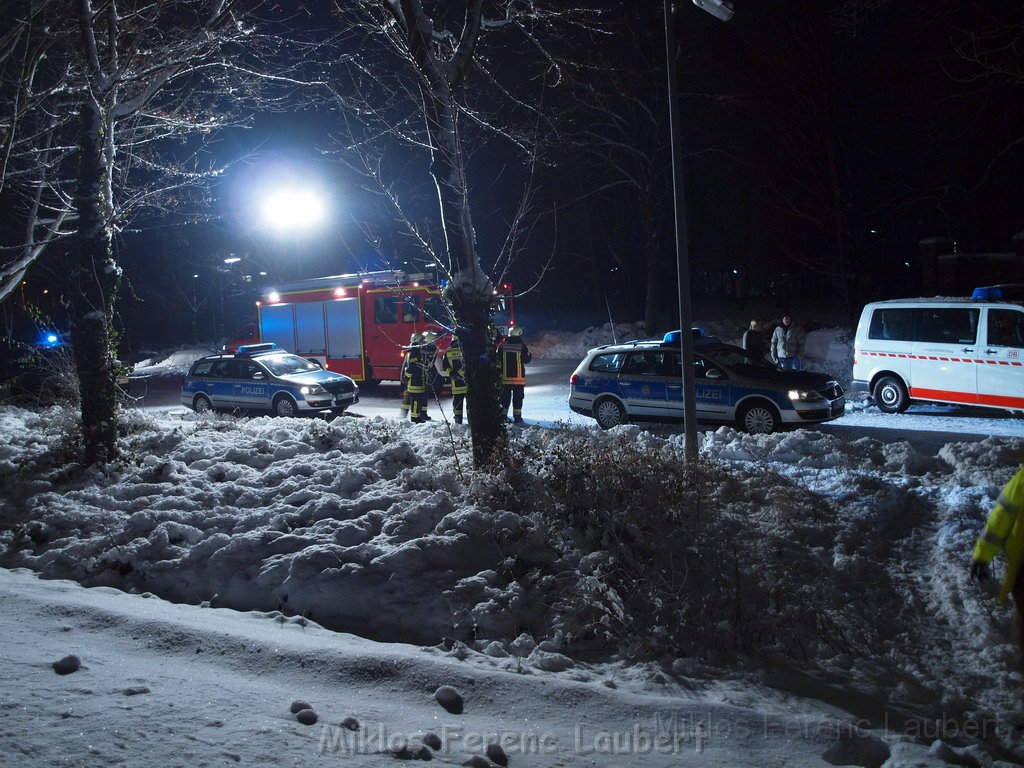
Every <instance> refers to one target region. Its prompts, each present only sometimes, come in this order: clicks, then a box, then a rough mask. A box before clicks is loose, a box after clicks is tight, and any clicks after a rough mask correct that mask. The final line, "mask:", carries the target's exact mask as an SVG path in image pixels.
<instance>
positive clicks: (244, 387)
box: [181, 343, 359, 416]
mask: <svg viewBox="0 0 1024 768" xmlns="http://www.w3.org/2000/svg"><path fill="white" fill-rule="evenodd" d="M181 402H182V405H186V406H188V407H189V408H192V409H193V410H195V411H197V412H199V413H202V412H204V411H208V410H210V409H211V408H231V409H234V408H242V409H247V410H248V409H255V410H270V411H273V412H274V413H276V414H277V415H278V416H295V415H296V414H298V413H302V412H311V411H323V410H328V409H329V410H331V411H333V412H334V413H343V412H344V411H345V409H346V408H348V407H349V406H350V405H352V404H353V403H357V402H359V387H358V386H356V383H355V382H354V381H353V380H352V379H350V378H349V377H348V376H345V375H343V374H340V373H334V372H333V371H325V370H324V369H323V368H322V367H321V366H320V364H319V363H317V362H315V361H312V360H307V359H306V358H304V357H299V356H298V355H293V354H291V353H290V352H286V351H285V350H283V349H281V348H280V347H278V346H277V344H274V343H266V344H248V345H244V346H241V347H239V348H238V350H237V351H236V352H235V353H234V354H223V355H210V356H208V357H203V358H200V359H199V360H196V361H195V362H194V363H192V367H191V368H190V369H189V372H188V375H186V376H185V378H184V380H183V381H182V385H181Z"/></svg>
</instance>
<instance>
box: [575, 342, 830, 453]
mask: <svg viewBox="0 0 1024 768" xmlns="http://www.w3.org/2000/svg"><path fill="white" fill-rule="evenodd" d="M681 357H682V355H681V352H680V340H679V331H670V332H669V333H667V334H665V337H664V339H661V340H651V341H637V342H629V343H626V344H617V345H607V346H603V347H597V348H596V349H592V350H590V351H589V352H588V353H587V356H586V357H585V358H584V359H583V362H581V363H580V364H579V366H578V367H577V368H576V371H575V372H574V373H573V374H572V378H571V379H570V386H571V389H570V395H569V407H570V408H571V409H572V410H573V411H575V412H576V413H580V414H583V415H584V416H590V417H592V418H594V419H595V420H596V421H597V423H598V424H599V425H600V426H601V427H603V428H604V429H610V428H612V427H614V426H617V425H619V424H622V423H624V422H626V421H644V420H647V421H675V420H681V419H682V418H683V387H682V362H681ZM693 366H694V371H693V372H694V379H695V386H696V394H697V418H699V419H700V420H701V421H715V422H726V423H733V424H735V425H736V427H737V428H738V429H740V430H743V431H745V432H749V433H751V434H768V433H771V432H775V431H777V430H779V429H780V428H781V427H782V426H783V425H787V424H789V425H791V424H813V423H820V422H824V421H831V420H832V419H836V418H838V417H840V416H842V415H843V412H844V410H845V408H846V398H845V395H844V393H843V389H842V387H840V386H839V383H838V382H836V381H833V380H831V379H829V378H828V377H827V376H823V375H821V374H818V373H810V372H807V371H791V370H782V369H781V368H778V367H776V366H774V365H772V364H771V363H769V362H767V361H765V360H757V359H755V358H753V357H751V356H750V355H748V354H747V352H746V351H745V350H743V349H740V348H739V347H735V346H732V345H731V344H723V343H722V342H720V341H718V340H717V339H714V338H700V339H695V340H694V356H693Z"/></svg>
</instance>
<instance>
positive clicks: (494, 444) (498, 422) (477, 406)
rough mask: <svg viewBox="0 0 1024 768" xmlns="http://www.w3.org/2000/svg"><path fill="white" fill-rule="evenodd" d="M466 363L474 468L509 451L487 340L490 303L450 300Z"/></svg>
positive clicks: (458, 297) (497, 375)
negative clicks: (457, 323) (457, 324)
mask: <svg viewBox="0 0 1024 768" xmlns="http://www.w3.org/2000/svg"><path fill="white" fill-rule="evenodd" d="M450 300H451V302H452V309H453V311H454V313H455V318H456V320H457V321H458V322H459V328H458V335H459V339H460V341H461V342H462V349H463V355H464V357H465V362H466V384H467V391H466V405H467V408H468V411H469V430H470V437H471V439H472V443H473V466H475V467H477V468H480V467H486V466H488V465H490V464H495V463H498V462H501V461H504V459H505V456H506V453H507V449H508V433H507V431H506V428H505V414H504V413H502V411H501V407H500V399H501V373H500V371H499V370H498V366H497V365H496V363H495V359H494V348H493V344H492V342H491V340H490V338H489V337H488V333H487V329H488V327H489V325H490V311H491V307H490V302H485V303H480V302H479V301H475V302H474V301H469V302H466V301H465V297H464V296H461V295H454V296H451V297H450Z"/></svg>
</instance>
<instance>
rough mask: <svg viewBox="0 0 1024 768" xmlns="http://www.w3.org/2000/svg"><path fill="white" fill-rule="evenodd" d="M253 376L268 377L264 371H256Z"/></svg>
mask: <svg viewBox="0 0 1024 768" xmlns="http://www.w3.org/2000/svg"><path fill="white" fill-rule="evenodd" d="M252 377H253V378H254V379H263V378H266V377H265V376H264V375H263V371H256V373H254V374H253V375H252Z"/></svg>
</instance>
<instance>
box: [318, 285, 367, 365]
mask: <svg viewBox="0 0 1024 768" xmlns="http://www.w3.org/2000/svg"><path fill="white" fill-rule="evenodd" d="M326 304H327V344H328V348H327V355H328V357H330V358H331V359H332V360H339V359H342V358H348V359H353V358H360V357H362V356H363V342H362V339H361V338H360V336H359V300H358V299H354V298H353V299H337V300H335V301H328V302H326Z"/></svg>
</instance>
